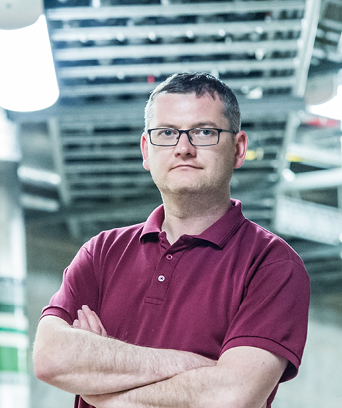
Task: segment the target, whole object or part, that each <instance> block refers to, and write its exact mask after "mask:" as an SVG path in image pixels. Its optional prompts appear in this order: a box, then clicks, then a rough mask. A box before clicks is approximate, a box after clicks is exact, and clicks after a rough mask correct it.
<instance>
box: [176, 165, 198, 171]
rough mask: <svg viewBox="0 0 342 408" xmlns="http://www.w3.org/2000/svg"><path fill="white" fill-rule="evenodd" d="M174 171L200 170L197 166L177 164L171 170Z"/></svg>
mask: <svg viewBox="0 0 342 408" xmlns="http://www.w3.org/2000/svg"><path fill="white" fill-rule="evenodd" d="M174 169H200V167H198V166H193V165H191V164H178V165H177V166H174V167H172V169H171V170H174Z"/></svg>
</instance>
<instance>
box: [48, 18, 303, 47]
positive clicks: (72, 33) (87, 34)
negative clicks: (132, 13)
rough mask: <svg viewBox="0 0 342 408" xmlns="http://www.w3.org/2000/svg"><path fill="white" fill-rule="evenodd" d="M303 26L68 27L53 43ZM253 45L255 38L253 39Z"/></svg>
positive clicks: (294, 22) (258, 31) (55, 33)
mask: <svg viewBox="0 0 342 408" xmlns="http://www.w3.org/2000/svg"><path fill="white" fill-rule="evenodd" d="M301 28H302V26H301V22H300V21H299V20H298V19H284V20H276V21H272V20H270V21H240V22H235V21H232V22H219V23H217V22H210V23H207V22H205V21H203V22H201V23H198V24H188V23H185V24H182V23H179V24H177V23H175V24H158V25H157V24H155V25H137V26H120V25H119V26H114V27H113V26H110V27H104V26H103V27H70V28H69V27H65V28H55V29H54V30H53V31H52V33H51V35H50V39H51V40H52V41H57V42H58V41H81V42H87V41H103V40H119V41H120V39H121V40H123V39H132V38H134V39H135V38H140V39H146V38H150V37H151V33H152V34H153V36H156V37H163V38H175V37H184V36H188V35H189V33H191V35H194V36H201V37H202V36H219V37H224V36H225V35H227V34H232V35H241V34H251V35H253V33H254V36H255V38H258V36H259V35H261V34H265V33H268V34H269V33H272V34H273V33H275V32H276V33H287V32H296V31H300V30H301ZM152 38H153V37H152ZM252 41H253V38H252Z"/></svg>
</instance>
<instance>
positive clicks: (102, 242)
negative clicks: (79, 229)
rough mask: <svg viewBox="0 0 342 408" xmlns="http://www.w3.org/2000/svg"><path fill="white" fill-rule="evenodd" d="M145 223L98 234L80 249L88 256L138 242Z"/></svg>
mask: <svg viewBox="0 0 342 408" xmlns="http://www.w3.org/2000/svg"><path fill="white" fill-rule="evenodd" d="M144 225H145V223H140V224H135V225H130V226H127V227H120V228H114V229H111V230H106V231H102V232H100V233H99V234H98V235H96V236H94V237H92V238H91V239H90V240H89V241H87V242H86V243H85V244H84V245H83V246H82V248H83V249H85V250H86V251H87V252H89V253H90V254H95V253H99V251H100V252H102V251H108V250H109V249H110V248H112V247H113V246H115V247H122V248H124V247H125V246H127V245H128V244H129V243H130V242H132V240H133V241H136V242H139V241H140V236H141V233H142V230H143V227H144Z"/></svg>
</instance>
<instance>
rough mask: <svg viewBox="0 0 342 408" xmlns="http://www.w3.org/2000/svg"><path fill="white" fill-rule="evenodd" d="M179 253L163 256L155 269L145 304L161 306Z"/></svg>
mask: <svg viewBox="0 0 342 408" xmlns="http://www.w3.org/2000/svg"><path fill="white" fill-rule="evenodd" d="M180 257H181V253H176V254H170V253H167V254H164V255H162V257H161V258H160V262H159V264H158V266H157V268H156V271H155V274H154V277H153V279H152V281H151V286H150V288H149V290H148V293H147V296H146V302H148V303H154V304H161V303H163V301H164V298H165V296H166V293H167V290H168V287H169V285H170V282H171V279H172V275H173V272H174V270H175V268H176V266H177V263H178V261H179V258H180Z"/></svg>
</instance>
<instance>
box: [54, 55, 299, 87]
mask: <svg viewBox="0 0 342 408" xmlns="http://www.w3.org/2000/svg"><path fill="white" fill-rule="evenodd" d="M297 65H298V58H296V57H294V58H293V57H290V58H277V59H263V60H259V61H258V60H247V59H245V58H243V59H240V60H236V61H234V60H233V61H213V60H212V61H193V62H192V61H184V62H166V63H150V64H147V63H145V64H141V63H137V64H135V63H134V64H131V65H128V64H127V65H123V64H117V65H102V66H82V67H59V68H58V77H59V78H89V79H95V78H96V77H116V76H118V77H122V76H141V75H155V76H159V75H169V74H171V73H174V72H184V71H204V72H207V71H209V72H211V71H212V70H215V71H216V72H219V73H225V72H242V71H243V72H244V73H245V74H246V73H249V72H253V71H270V70H291V69H294V68H295V67H296V66H297ZM240 80H241V81H244V80H245V79H244V76H242V78H241V79H240ZM247 80H248V78H247ZM128 85H129V84H128ZM152 85H153V86H155V84H152ZM118 86H120V84H118Z"/></svg>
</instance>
